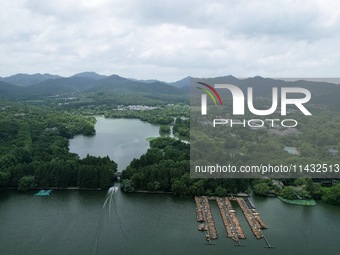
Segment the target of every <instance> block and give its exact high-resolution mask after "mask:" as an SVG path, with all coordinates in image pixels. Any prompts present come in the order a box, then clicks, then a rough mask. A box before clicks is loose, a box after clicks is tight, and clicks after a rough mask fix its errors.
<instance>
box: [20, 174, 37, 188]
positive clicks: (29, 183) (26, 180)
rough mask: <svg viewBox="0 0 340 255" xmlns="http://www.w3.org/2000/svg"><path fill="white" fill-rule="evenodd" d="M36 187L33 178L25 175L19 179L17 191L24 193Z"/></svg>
mask: <svg viewBox="0 0 340 255" xmlns="http://www.w3.org/2000/svg"><path fill="white" fill-rule="evenodd" d="M36 187H37V183H36V182H35V177H34V176H32V175H25V176H23V177H22V178H20V180H19V183H18V190H19V191H26V190H29V189H33V188H36Z"/></svg>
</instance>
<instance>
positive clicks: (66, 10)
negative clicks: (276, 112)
mask: <svg viewBox="0 0 340 255" xmlns="http://www.w3.org/2000/svg"><path fill="white" fill-rule="evenodd" d="M2 9H3V14H2V15H1V16H0V31H1V33H0V55H1V58H0V65H1V69H0V76H8V75H12V74H14V73H18V72H23V73H36V72H41V73H45V72H49V73H55V74H60V75H71V74H73V73H76V72H81V71H96V72H98V73H103V74H113V73H117V74H119V75H122V76H125V77H135V78H142V79H147V78H157V79H160V80H167V81H174V80H177V79H180V78H182V77H184V76H187V75H192V76H198V77H203V76H219V75H228V74H233V75H236V76H242V77H244V76H252V75H263V76H276V77H279V76H280V77H282V76H294V77H297V76H300V77H301V76H305V77H308V76H309V77H311V76H314V77H315V76H319V77H327V76H338V74H337V71H338V69H339V59H340V58H339V57H340V56H339V55H340V53H339V52H338V51H337V50H336V49H337V48H338V45H339V41H340V36H339V35H338V33H337V31H339V28H340V13H339V12H338V10H339V9H340V4H339V3H338V2H337V1H331V0H329V1H321V0H320V1H317V0H313V1H307V0H306V1H293V0H287V1H264V0H254V1H245V0H239V1H231V0H230V1H222V0H221V1H220V0H212V1H205V0H187V1H179V0H172V1H170V0H162V1H160V0H158V1H156V0H148V1H138V0H114V1H112V0H96V1H82V0H72V1H71V0H58V1H57V0H27V1H25V0H13V1H5V2H4V3H3V6H2Z"/></svg>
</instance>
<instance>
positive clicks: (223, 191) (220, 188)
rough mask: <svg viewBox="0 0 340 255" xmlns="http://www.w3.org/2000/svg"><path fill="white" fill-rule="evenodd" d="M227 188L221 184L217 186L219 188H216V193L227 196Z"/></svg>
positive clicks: (219, 195)
mask: <svg viewBox="0 0 340 255" xmlns="http://www.w3.org/2000/svg"><path fill="white" fill-rule="evenodd" d="M227 194H228V193H227V189H226V188H223V187H221V186H217V188H216V189H215V195H216V196H218V197H226V196H227Z"/></svg>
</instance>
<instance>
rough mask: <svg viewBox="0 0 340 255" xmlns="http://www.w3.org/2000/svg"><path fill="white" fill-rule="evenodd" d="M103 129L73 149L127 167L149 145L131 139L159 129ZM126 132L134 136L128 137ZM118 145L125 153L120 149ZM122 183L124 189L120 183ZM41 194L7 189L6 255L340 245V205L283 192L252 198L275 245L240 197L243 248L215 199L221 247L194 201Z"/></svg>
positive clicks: (1, 194)
mask: <svg viewBox="0 0 340 255" xmlns="http://www.w3.org/2000/svg"><path fill="white" fill-rule="evenodd" d="M130 125H131V126H132V125H135V127H139V128H131V126H130ZM144 125H145V126H144ZM141 129H142V130H141ZM96 130H97V134H96V135H95V136H93V137H90V138H89V137H83V136H79V137H76V138H74V139H77V140H74V139H73V141H72V143H73V151H74V152H77V153H78V154H79V155H81V156H85V155H86V154H87V153H89V154H91V155H100V156H104V155H109V156H110V157H111V158H112V159H114V160H115V161H117V162H118V163H120V164H121V165H122V167H121V168H120V169H123V168H124V167H123V166H124V164H125V165H127V163H124V162H126V160H128V159H129V160H131V159H132V157H138V155H139V153H145V152H146V150H147V148H148V145H147V142H146V144H144V145H145V147H143V146H144V145H143V146H142V145H138V147H139V146H140V147H139V150H138V151H137V150H133V149H131V148H132V147H133V145H131V144H139V143H140V144H143V143H144V141H145V138H146V137H149V136H156V135H158V127H157V126H153V125H150V124H147V123H143V122H141V121H139V120H126V119H118V120H110V119H104V118H98V122H97V124H96ZM144 131H146V132H145V133H144ZM124 135H128V138H124V139H125V140H124V139H123V138H122V136H124ZM97 138H98V139H99V140H98V141H96V139H97ZM75 141H77V142H76V143H75ZM134 141H136V142H134ZM70 147H71V146H70ZM117 148H120V149H119V150H118V151H119V152H117V151H115V149H117ZM142 148H144V151H142V150H143V149H142ZM130 150H132V151H133V152H134V154H131V153H130ZM115 185H116V186H117V187H118V188H119V183H116V184H115ZM35 192H36V191H29V192H25V193H20V192H16V191H0V254H1V255H12V254H13V255H21V254H22V255H29V254H32V255H33V254H34V255H49V254H51V255H54V254H55V255H60V254H63V255H66V254H70V255H71V254H72V255H73V254H81V255H95V254H98V255H120V254H123V255H130V254H131V255H133V254H138V255H139V254H142V255H143V254H157V255H158V254H160V255H163V254H164V255H171V254H195V255H206V254H236V255H253V254H271V255H276V254H277V255H283V254H290V255H291V254H292V255H295V254H296V255H298V254H299V255H301V254H308V255H311V254H312V255H314V254H315V255H317V254H330V255H333V254H338V253H339V250H340V243H339V242H338V239H339V237H340V230H339V229H340V217H339V216H340V207H335V206H330V205H326V204H323V203H321V202H320V203H318V204H317V205H316V206H311V207H304V206H294V205H289V204H285V203H283V202H281V201H280V200H278V199H276V198H262V197H252V198H251V200H252V201H253V203H254V204H255V206H256V209H257V211H258V212H259V213H260V215H261V217H262V219H263V220H264V221H265V223H266V224H267V225H268V227H269V228H268V229H267V230H264V233H265V235H266V237H267V239H268V241H269V242H270V243H271V245H275V246H276V248H275V249H266V248H264V246H265V242H264V240H262V239H260V240H257V239H256V238H255V237H254V235H253V234H252V232H251V230H250V227H249V226H248V223H247V222H246V220H245V218H244V216H243V214H242V212H241V210H240V208H239V207H238V206H237V204H235V203H233V206H234V208H235V210H236V215H237V216H238V219H239V221H240V223H241V226H242V228H243V230H244V232H245V235H246V237H247V239H245V240H241V243H242V244H244V245H245V247H237V246H235V244H236V243H235V242H234V241H232V240H231V239H229V238H226V237H225V230H224V227H223V225H222V220H221V217H220V214H219V211H218V207H217V205H216V202H214V201H210V206H211V208H212V213H213V216H214V219H215V223H216V226H217V232H218V235H219V239H218V240H216V241H214V243H215V244H216V245H206V243H207V242H206V241H205V236H204V235H205V234H204V233H202V232H199V231H197V223H196V215H195V202H194V199H184V198H178V197H175V196H172V195H166V194H140V193H136V194H126V193H123V192H121V191H120V190H119V189H118V191H117V192H115V193H110V194H108V192H107V191H77V190H57V191H53V192H51V194H50V196H47V197H37V196H34V193H35Z"/></svg>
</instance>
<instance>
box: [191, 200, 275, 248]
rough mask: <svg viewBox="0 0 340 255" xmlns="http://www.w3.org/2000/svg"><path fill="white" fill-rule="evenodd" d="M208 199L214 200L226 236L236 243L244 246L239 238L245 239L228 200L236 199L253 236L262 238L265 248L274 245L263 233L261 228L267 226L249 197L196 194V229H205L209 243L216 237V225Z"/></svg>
mask: <svg viewBox="0 0 340 255" xmlns="http://www.w3.org/2000/svg"><path fill="white" fill-rule="evenodd" d="M209 200H215V201H216V203H217V205H218V208H219V211H220V214H221V217H222V221H223V225H224V228H225V230H226V236H227V237H228V238H231V239H232V240H234V241H236V242H237V243H238V244H236V245H238V246H244V245H242V244H241V242H240V239H245V238H246V236H245V234H244V232H243V230H242V227H241V225H240V222H239V220H238V218H237V216H236V213H235V210H234V208H233V207H232V205H231V202H230V200H233V201H237V203H238V204H239V206H240V208H241V210H242V212H243V215H244V216H245V218H246V220H247V222H248V224H249V226H250V228H251V230H252V232H253V233H254V235H255V237H256V238H257V239H261V238H262V239H263V240H264V241H265V243H266V247H265V248H274V247H275V246H272V245H270V243H269V242H268V240H267V239H266V237H265V235H264V234H263V232H262V230H261V229H266V228H268V227H267V225H266V224H265V223H264V221H263V220H262V219H261V217H260V214H259V213H258V212H257V211H256V209H255V206H254V204H253V203H252V202H251V201H250V200H249V198H243V197H242V198H241V197H237V198H235V197H233V196H232V197H231V198H228V197H213V196H211V197H207V196H196V197H195V201H196V220H197V221H198V222H199V224H198V230H199V231H207V234H206V239H207V241H209V244H213V243H211V240H214V239H217V231H216V226H215V222H214V219H213V216H212V213H211V210H210V206H209Z"/></svg>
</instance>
